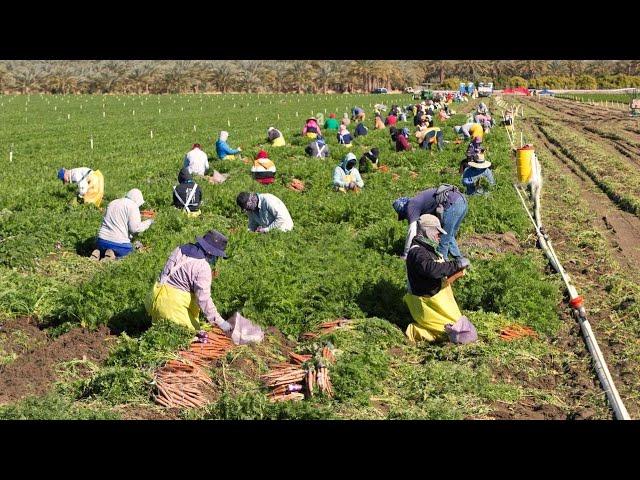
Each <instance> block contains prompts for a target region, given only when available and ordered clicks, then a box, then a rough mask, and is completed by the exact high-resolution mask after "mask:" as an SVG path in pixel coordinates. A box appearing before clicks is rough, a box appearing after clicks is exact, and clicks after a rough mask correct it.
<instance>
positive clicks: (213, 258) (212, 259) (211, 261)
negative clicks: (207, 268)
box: [207, 255, 218, 266]
mask: <svg viewBox="0 0 640 480" xmlns="http://www.w3.org/2000/svg"><path fill="white" fill-rule="evenodd" d="M217 261H218V257H216V256H215V255H211V256H209V255H207V262H209V265H211V266H213V265H215V264H216V262H217Z"/></svg>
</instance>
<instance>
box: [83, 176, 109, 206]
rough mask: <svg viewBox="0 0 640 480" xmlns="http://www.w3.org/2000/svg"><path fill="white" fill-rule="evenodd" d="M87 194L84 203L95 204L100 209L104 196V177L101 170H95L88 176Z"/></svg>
mask: <svg viewBox="0 0 640 480" xmlns="http://www.w3.org/2000/svg"><path fill="white" fill-rule="evenodd" d="M87 184H88V188H87V192H86V193H85V194H84V197H82V200H83V202H84V203H93V204H94V205H95V206H96V207H100V204H101V203H102V196H103V195H104V177H103V176H102V172H101V171H100V170H94V171H93V172H91V173H90V174H89V175H88V176H87Z"/></svg>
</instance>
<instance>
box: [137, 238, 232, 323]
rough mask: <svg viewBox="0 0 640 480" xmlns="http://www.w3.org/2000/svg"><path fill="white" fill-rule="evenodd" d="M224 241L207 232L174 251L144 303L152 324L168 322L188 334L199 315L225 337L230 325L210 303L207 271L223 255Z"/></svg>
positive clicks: (209, 282) (225, 245)
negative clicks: (184, 329) (218, 328)
mask: <svg viewBox="0 0 640 480" xmlns="http://www.w3.org/2000/svg"><path fill="white" fill-rule="evenodd" d="M226 247H227V237H225V236H224V235H223V234H222V233H220V232H218V231H217V230H210V231H209V232H207V233H206V234H205V235H204V236H202V237H196V239H195V242H194V243H188V244H186V245H181V246H179V247H177V248H176V249H175V250H173V252H171V255H170V256H169V259H168V260H167V262H166V263H165V265H164V268H163V269H162V273H161V274H160V278H159V279H158V280H157V281H156V282H155V284H154V285H153V289H152V291H151V292H150V293H149V295H148V296H147V298H146V300H145V308H146V310H147V313H148V314H149V315H150V316H151V319H152V321H154V322H156V321H159V320H163V319H165V320H169V321H171V322H175V323H177V324H179V325H182V326H184V327H186V328H188V329H190V330H199V329H200V320H199V318H198V317H199V315H200V311H202V312H203V314H204V316H205V318H206V319H207V321H208V322H209V323H210V324H213V325H217V326H218V327H220V328H221V329H222V331H224V332H225V333H228V332H230V331H231V325H230V324H229V322H227V321H226V320H224V319H223V318H222V316H221V315H220V313H218V309H217V308H216V306H215V304H214V303H213V300H212V299H211V282H212V279H213V278H215V277H217V274H216V275H212V272H211V267H212V266H214V265H215V264H216V262H217V260H218V259H219V258H228V257H227V255H226V254H225V249H226Z"/></svg>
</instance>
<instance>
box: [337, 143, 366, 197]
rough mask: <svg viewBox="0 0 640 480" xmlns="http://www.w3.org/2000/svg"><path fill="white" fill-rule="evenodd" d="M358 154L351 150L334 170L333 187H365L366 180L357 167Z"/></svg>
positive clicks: (341, 190) (339, 189)
mask: <svg viewBox="0 0 640 480" xmlns="http://www.w3.org/2000/svg"><path fill="white" fill-rule="evenodd" d="M356 161H357V160H356V156H355V155H354V154H353V153H351V152H349V153H347V154H346V155H345V157H344V158H343V159H342V162H341V163H340V165H338V166H336V168H335V169H334V170H333V187H334V188H335V189H336V190H338V191H340V192H346V191H347V190H354V191H358V190H359V189H360V188H362V187H364V181H363V180H362V176H361V175H360V172H359V171H358V169H357V168H356Z"/></svg>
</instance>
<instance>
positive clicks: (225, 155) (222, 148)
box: [216, 130, 242, 160]
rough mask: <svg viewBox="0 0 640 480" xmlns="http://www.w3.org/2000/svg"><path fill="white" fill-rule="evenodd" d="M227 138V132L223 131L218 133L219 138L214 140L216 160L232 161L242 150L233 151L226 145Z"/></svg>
mask: <svg viewBox="0 0 640 480" xmlns="http://www.w3.org/2000/svg"><path fill="white" fill-rule="evenodd" d="M228 138H229V132H225V131H224V130H223V131H221V132H220V138H218V140H216V153H217V154H218V158H219V159H220V160H234V159H235V158H236V157H235V154H236V153H240V152H241V151H242V148H240V147H238V148H236V149H233V148H231V147H230V146H229V144H227V139H228Z"/></svg>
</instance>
